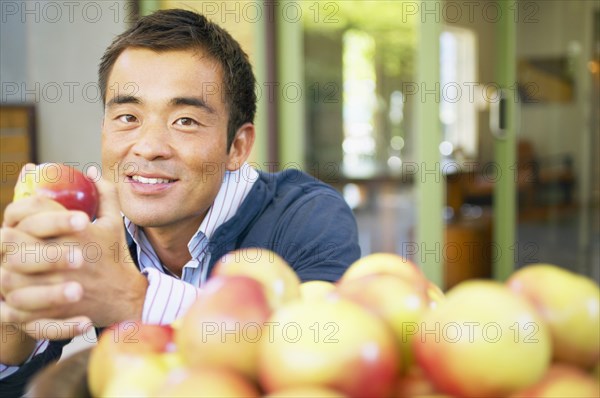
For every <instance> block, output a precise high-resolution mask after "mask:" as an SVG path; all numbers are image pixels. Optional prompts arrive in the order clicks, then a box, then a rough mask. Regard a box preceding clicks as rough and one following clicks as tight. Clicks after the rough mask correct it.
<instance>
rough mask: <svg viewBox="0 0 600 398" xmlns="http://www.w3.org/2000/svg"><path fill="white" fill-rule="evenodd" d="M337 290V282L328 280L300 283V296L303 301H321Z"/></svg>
mask: <svg viewBox="0 0 600 398" xmlns="http://www.w3.org/2000/svg"><path fill="white" fill-rule="evenodd" d="M333 291H335V284H333V283H331V282H327V281H308V282H303V283H301V284H300V296H301V298H302V300H303V301H315V302H320V301H323V300H327V296H328V295H329V294H330V293H332V292H333Z"/></svg>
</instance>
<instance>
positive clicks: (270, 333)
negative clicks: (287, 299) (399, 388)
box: [259, 299, 399, 398]
mask: <svg viewBox="0 0 600 398" xmlns="http://www.w3.org/2000/svg"><path fill="white" fill-rule="evenodd" d="M397 351H398V349H397V347H396V342H395V339H394V336H393V334H392V332H391V330H390V329H389V328H388V326H387V325H385V323H384V322H383V321H382V320H380V319H379V318H378V317H376V316H375V315H373V314H371V313H369V312H368V311H367V310H365V309H363V308H362V307H360V306H359V305H357V304H355V303H352V302H350V301H348V300H343V299H338V300H327V301H324V302H322V303H315V302H304V301H296V302H294V303H290V304H287V305H285V306H283V307H281V308H280V309H278V310H276V311H275V313H274V314H273V316H272V317H271V318H270V319H269V321H268V329H267V330H266V331H265V333H264V334H263V338H262V339H261V342H260V352H259V380H260V384H261V386H262V387H263V388H264V389H265V390H266V392H267V393H274V392H276V391H281V390H284V389H289V388H300V387H306V386H312V387H320V388H331V389H334V390H336V391H340V392H341V393H342V394H344V395H346V396H349V397H361V398H362V397H372V398H377V397H388V396H390V394H391V393H392V391H393V388H394V385H395V382H396V378H397V373H398V361H399V360H398V353H397Z"/></svg>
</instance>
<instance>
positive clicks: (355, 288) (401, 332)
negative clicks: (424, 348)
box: [336, 274, 429, 369]
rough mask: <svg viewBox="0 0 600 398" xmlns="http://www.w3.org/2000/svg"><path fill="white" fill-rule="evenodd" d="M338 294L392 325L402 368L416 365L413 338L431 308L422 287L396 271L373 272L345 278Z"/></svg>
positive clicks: (338, 288) (400, 367)
mask: <svg viewBox="0 0 600 398" xmlns="http://www.w3.org/2000/svg"><path fill="white" fill-rule="evenodd" d="M336 294H339V295H340V296H341V297H343V298H345V299H348V300H350V301H353V302H355V303H357V304H360V305H361V306H363V307H364V308H366V309H368V310H369V311H371V312H372V313H373V314H375V315H377V316H378V317H380V318H381V319H382V320H383V321H385V323H386V324H387V325H388V326H390V327H391V329H392V330H393V332H394V336H395V337H396V343H397V346H398V347H399V349H400V354H401V355H400V363H399V369H403V368H404V369H408V368H409V367H410V366H411V365H412V364H413V353H412V340H413V338H414V337H415V335H416V332H417V330H418V328H419V324H418V322H419V320H420V319H421V317H422V316H423V314H424V313H425V311H426V310H428V309H429V298H428V297H427V295H426V293H425V292H424V291H423V290H422V289H420V288H419V287H417V286H415V285H414V284H411V283H409V282H408V281H407V280H406V279H405V278H402V277H399V276H398V275H395V274H371V275H366V276H363V277H361V278H350V279H342V280H341V281H340V282H339V283H338V285H337V288H336Z"/></svg>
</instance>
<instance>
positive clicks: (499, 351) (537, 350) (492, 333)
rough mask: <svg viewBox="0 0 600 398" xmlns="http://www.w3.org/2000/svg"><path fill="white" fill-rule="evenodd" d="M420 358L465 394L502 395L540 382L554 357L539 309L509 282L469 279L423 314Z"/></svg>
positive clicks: (417, 344)
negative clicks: (511, 288)
mask: <svg viewBox="0 0 600 398" xmlns="http://www.w3.org/2000/svg"><path fill="white" fill-rule="evenodd" d="M413 341H414V349H415V359H416V362H417V363H418V365H419V366H420V367H421V368H422V369H423V371H424V372H425V374H426V375H427V377H428V378H429V379H430V380H431V381H432V382H433V384H434V385H435V387H436V388H437V389H438V390H439V391H441V392H443V393H446V394H449V395H456V396H461V397H500V396H506V395H509V394H512V393H514V392H515V391H518V390H519V389H522V388H524V387H526V386H528V385H531V384H533V383H535V382H537V381H538V380H539V379H540V378H541V377H542V376H543V375H544V373H545V372H546V370H547V368H548V365H549V363H550V358H551V340H550V332H549V331H548V328H547V326H546V324H545V323H544V322H543V321H542V319H541V318H540V317H539V316H538V314H537V312H536V310H535V308H533V306H532V305H531V304H530V303H529V302H528V301H527V300H525V299H524V298H523V297H520V296H518V295H516V294H514V293H513V292H512V291H510V290H509V289H508V288H507V287H506V286H505V285H504V284H502V283H499V282H493V281H483V280H469V281H466V282H462V283H460V284H458V285H456V286H455V287H454V288H452V289H451V290H450V291H449V292H448V293H447V295H446V299H445V300H444V301H443V302H441V303H440V304H439V306H438V308H436V309H435V310H431V311H428V312H427V313H426V314H425V315H424V317H423V318H422V319H421V324H420V330H419V333H418V334H417V335H416V336H415V339H414V340H413Z"/></svg>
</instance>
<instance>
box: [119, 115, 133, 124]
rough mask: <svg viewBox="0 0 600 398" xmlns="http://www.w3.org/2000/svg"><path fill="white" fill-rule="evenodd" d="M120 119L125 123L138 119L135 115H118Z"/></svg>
mask: <svg viewBox="0 0 600 398" xmlns="http://www.w3.org/2000/svg"><path fill="white" fill-rule="evenodd" d="M118 119H119V121H121V122H123V123H133V122H135V121H136V120H137V119H136V117H135V116H133V115H121V116H119V117H118Z"/></svg>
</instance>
